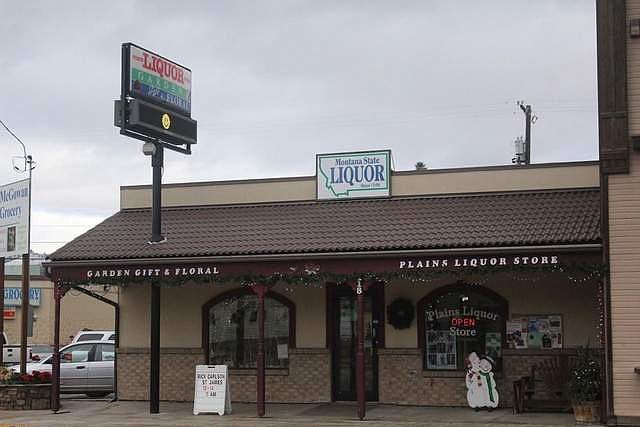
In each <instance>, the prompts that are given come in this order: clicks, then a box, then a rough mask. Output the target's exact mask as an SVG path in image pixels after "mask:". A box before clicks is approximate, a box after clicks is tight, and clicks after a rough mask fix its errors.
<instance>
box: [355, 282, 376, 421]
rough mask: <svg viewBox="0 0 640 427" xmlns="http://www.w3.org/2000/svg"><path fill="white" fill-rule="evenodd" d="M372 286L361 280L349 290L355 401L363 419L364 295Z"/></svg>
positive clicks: (370, 283)
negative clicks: (353, 306) (353, 295)
mask: <svg viewBox="0 0 640 427" xmlns="http://www.w3.org/2000/svg"><path fill="white" fill-rule="evenodd" d="M371 285H372V282H366V283H363V280H362V279H358V280H356V282H355V283H351V288H352V289H353V290H354V291H355V293H356V303H357V305H356V309H357V314H358V322H357V326H356V334H357V338H356V400H357V401H358V418H360V419H361V420H363V419H364V417H365V415H366V413H367V396H366V390H365V379H364V363H365V362H364V293H365V292H366V291H367V289H369V287H370V286H371Z"/></svg>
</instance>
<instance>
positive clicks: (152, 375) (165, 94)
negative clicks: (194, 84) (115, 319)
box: [114, 43, 197, 414]
mask: <svg viewBox="0 0 640 427" xmlns="http://www.w3.org/2000/svg"><path fill="white" fill-rule="evenodd" d="M114 124H115V125H116V126H118V127H119V128H120V134H121V135H124V136H128V137H130V138H134V139H137V140H140V141H143V142H144V143H145V144H144V145H143V147H142V152H143V153H144V154H145V155H148V156H151V167H152V170H153V181H152V188H151V191H152V203H151V238H150V239H149V244H151V245H157V244H162V243H163V242H165V241H166V239H165V238H164V237H163V235H162V169H163V167H164V149H165V148H166V149H168V150H172V151H177V152H179V153H182V154H191V145H192V144H196V143H197V122H196V121H195V120H193V119H192V118H191V70H190V69H189V68H186V67H184V66H182V65H180V64H178V63H176V62H173V61H171V60H169V59H167V58H165V57H163V56H160V55H158V54H156V53H154V52H151V51H149V50H146V49H144V48H142V47H140V46H136V45H135V44H133V43H124V44H123V45H122V74H121V87H120V99H119V100H116V101H115V111H114ZM160 289H161V283H160V281H155V282H153V283H152V284H151V306H150V309H151V310H150V311H151V313H150V314H151V322H150V326H151V328H150V329H151V331H150V332H151V333H150V337H149V346H150V350H151V351H150V369H149V412H150V413H152V414H157V413H158V412H160Z"/></svg>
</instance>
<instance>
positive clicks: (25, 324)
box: [20, 155, 34, 374]
mask: <svg viewBox="0 0 640 427" xmlns="http://www.w3.org/2000/svg"><path fill="white" fill-rule="evenodd" d="M26 165H27V167H28V168H29V214H28V215H29V218H28V220H27V253H26V254H22V304H21V307H20V320H21V325H20V373H21V374H25V373H26V372H27V330H28V328H29V278H30V270H31V269H30V262H29V261H30V257H31V177H32V171H33V168H34V165H33V158H32V157H31V156H30V155H27V156H26Z"/></svg>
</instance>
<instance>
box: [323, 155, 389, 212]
mask: <svg viewBox="0 0 640 427" xmlns="http://www.w3.org/2000/svg"><path fill="white" fill-rule="evenodd" d="M390 188H391V151H389V150H384V151H363V152H357V153H339V154H318V155H317V156H316V189H317V190H316V191H317V198H318V200H326V199H353V198H360V197H388V196H390V194H391V192H390Z"/></svg>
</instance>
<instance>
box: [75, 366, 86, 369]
mask: <svg viewBox="0 0 640 427" xmlns="http://www.w3.org/2000/svg"><path fill="white" fill-rule="evenodd" d="M84 368H85V367H84V366H76V369H84Z"/></svg>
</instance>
